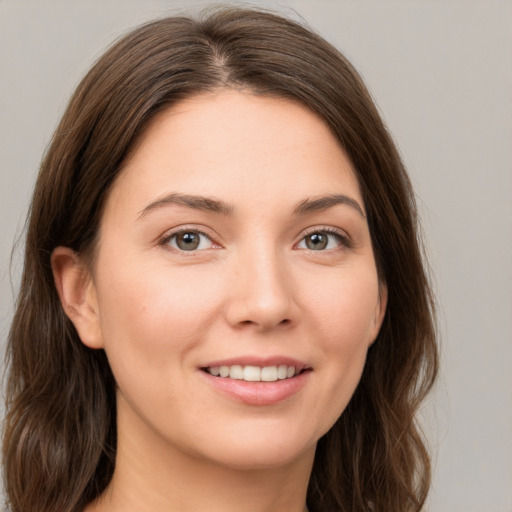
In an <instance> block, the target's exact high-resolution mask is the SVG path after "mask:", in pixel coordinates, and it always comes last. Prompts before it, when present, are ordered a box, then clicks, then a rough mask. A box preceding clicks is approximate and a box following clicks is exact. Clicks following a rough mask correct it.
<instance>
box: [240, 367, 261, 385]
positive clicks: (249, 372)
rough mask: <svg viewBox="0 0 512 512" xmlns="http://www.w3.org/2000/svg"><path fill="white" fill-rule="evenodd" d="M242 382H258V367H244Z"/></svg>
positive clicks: (259, 371) (259, 376)
mask: <svg viewBox="0 0 512 512" xmlns="http://www.w3.org/2000/svg"><path fill="white" fill-rule="evenodd" d="M244 380H246V381H248V382H259V381H260V380H261V368H260V367H259V366H246V367H244Z"/></svg>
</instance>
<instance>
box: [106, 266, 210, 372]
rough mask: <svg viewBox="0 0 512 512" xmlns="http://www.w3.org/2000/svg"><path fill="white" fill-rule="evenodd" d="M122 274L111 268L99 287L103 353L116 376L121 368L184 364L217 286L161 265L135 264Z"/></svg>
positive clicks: (207, 315) (202, 327) (199, 335)
mask: <svg viewBox="0 0 512 512" xmlns="http://www.w3.org/2000/svg"><path fill="white" fill-rule="evenodd" d="M105 268H109V269H112V268H113V267H112V266H108V267H107V266H106V265H105ZM133 268H136V269H137V271H136V272H133ZM126 270H127V271H123V268H122V267H120V266H118V268H116V269H113V270H111V271H110V272H109V275H108V278H106V279H103V280H100V282H101V284H102V286H101V287H100V288H99V300H100V310H101V324H102V325H101V327H102V332H103V336H104V344H105V350H106V351H107V354H108V356H109V360H110V362H111V366H112V369H113V371H114V373H115V370H116V366H120V365H122V366H123V367H125V368H126V371H128V370H129V371H131V372H133V367H134V366H135V367H142V366H143V365H144V364H145V363H146V364H147V366H148V367H149V366H151V367H152V368H155V369H158V368H160V369H162V370H165V369H168V370H169V369H170V368H171V367H172V366H174V367H175V366H176V364H182V360H183V358H184V357H185V356H186V354H187V352H188V351H189V350H190V349H191V348H193V347H194V345H195V344H197V343H199V342H200V341H201V339H202V338H203V337H204V335H205V334H206V332H207V330H208V326H209V325H210V323H211V319H212V317H213V316H215V313H216V312H215V290H216V283H215V282H212V278H211V276H210V279H209V280H208V279H202V278H201V276H197V275H196V276H195V277H194V276H193V274H192V273H191V272H188V273H187V272H186V271H185V272H183V271H181V272H173V271H171V270H170V269H168V268H167V269H166V268H165V267H163V268H161V269H160V270H159V271H155V268H154V267H153V268H149V266H148V268H144V267H141V265H140V264H139V265H137V266H130V265H126ZM128 270H129V271H128ZM199 287H200V288H199Z"/></svg>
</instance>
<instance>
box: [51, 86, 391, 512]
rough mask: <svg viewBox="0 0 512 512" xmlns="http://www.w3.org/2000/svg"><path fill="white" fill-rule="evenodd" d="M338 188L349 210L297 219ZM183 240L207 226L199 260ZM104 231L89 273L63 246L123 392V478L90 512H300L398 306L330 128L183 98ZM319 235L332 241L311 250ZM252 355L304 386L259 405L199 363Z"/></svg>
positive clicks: (159, 120) (161, 118)
mask: <svg viewBox="0 0 512 512" xmlns="http://www.w3.org/2000/svg"><path fill="white" fill-rule="evenodd" d="M169 194H186V195H194V196H197V195H199V196H207V197H208V198H213V199H215V200H219V201H223V203H226V205H227V207H228V209H229V210H230V211H229V212H214V211H206V210H203V209H198V208H195V207H194V208H193V207H190V206H187V205H184V204H176V203H175V202H172V201H167V202H165V201H163V202H162V201H161V200H162V198H166V197H167V199H169ZM333 194H338V195H343V196H345V197H348V198H349V201H348V203H347V201H345V203H340V204H334V205H330V207H325V205H324V207H323V208H320V209H316V210H313V211H308V212H305V213H302V214H297V213H296V209H297V206H298V205H300V204H301V203H303V202H304V201H306V200H310V201H311V200H316V199H318V198H321V197H325V196H332V195H333ZM173 197H174V198H175V197H176V196H173ZM350 201H352V203H350ZM349 203H350V204H349ZM183 229H185V230H186V231H187V232H192V233H197V232H198V231H200V232H202V233H204V235H201V236H200V239H201V245H200V246H199V247H198V248H197V249H196V250H192V251H184V250H182V249H180V246H178V245H177V239H176V237H174V238H172V235H173V234H174V233H175V232H176V231H180V230H183ZM326 229H328V230H331V231H334V232H335V233H334V234H331V233H324V231H325V230H326ZM100 231H101V232H100V238H99V242H98V247H97V252H96V255H95V259H94V262H93V264H92V265H88V264H87V262H84V261H83V260H82V258H81V257H80V256H79V255H77V254H75V253H73V252H72V251H71V250H70V249H67V248H64V247H59V248H57V249H56V250H55V251H54V253H53V256H52V264H53V269H54V274H55V280H56V284H57V288H58V290H59V294H60V297H61V300H62V303H63V306H64V309H65V311H66V312H67V314H68V315H69V317H70V318H71V319H72V321H73V322H74V324H75V326H76V328H77V330H78V332H79V334H80V337H81V339H82V341H83V343H85V344H86V345H87V346H89V347H91V348H93V349H104V350H105V351H106V353H107V356H108V359H109V362H110V364H111V367H112V370H113V373H114V375H115V377H116V381H117V383H118V390H117V400H118V433H119V434H118V436H119V439H118V456H117V462H116V470H115V473H114V477H113V480H112V482H111V485H110V486H109V488H108V489H107V491H106V493H105V494H104V495H103V496H102V497H101V498H100V499H99V500H97V501H96V502H94V503H93V504H91V505H90V506H89V507H88V508H87V509H86V510H87V511H88V512H91V511H106V510H110V511H122V510H138V511H146V510H147V511H152V512H155V511H164V510H165V511H178V510H179V511H203V510H209V511H210V512H216V511H220V510H222V511H223V512H229V511H233V512H234V511H239V510H240V509H241V508H243V510H245V511H249V512H263V511H265V512H277V511H281V512H282V511H283V510H286V511H290V512H301V511H302V510H303V508H304V503H305V496H306V488H307V482H308V478H309V475H310V472H311V467H312V463H313V458H314V452H315V446H316V443H317V441H318V439H319V438H320V437H321V436H322V435H323V434H324V433H325V432H326V431H327V430H328V429H329V428H330V427H331V426H332V425H333V423H334V422H335V421H336V419H337V418H338V417H339V416H340V415H341V413H342V412H343V410H344V409H345V407H346V405H347V403H348V402H349V400H350V398H351V396H352V394H353V393H354V390H355V388H356V386H357V384H358V382H359V379H360V376H361V373H362V370H363V367H364V364H365V359H366V354H367V350H368V348H369V346H370V345H371V343H373V341H374V340H375V338H376V336H377V334H378V331H379V328H380V325H381V322H382V318H383V315H384V311H385V306H386V289H385V286H383V285H381V284H380V283H379V280H378V277H377V271H376V267H375V260H374V255H373V250H372V245H371V239H370V234H369V231H368V225H367V222H366V219H365V216H364V204H363V200H362V197H361V193H360V190H359V186H358V183H357V179H356V175H355V173H354V170H353V168H352V165H351V163H350V161H349V159H348V158H347V156H346V154H345V153H344V151H343V150H342V149H341V147H340V146H339V144H338V143H337V141H336V139H335V138H334V137H333V135H332V134H331V132H330V131H329V129H328V128H327V126H326V125H325V123H324V122H323V121H322V120H321V119H320V118H319V117H318V116H317V115H316V114H314V113H312V112H311V111H310V110H308V109H307V108H305V107H303V106H301V105H300V104H298V103H295V102H292V101H289V100H286V99H280V98H270V97H261V96H255V95H253V94H251V93H249V92H240V91H232V90H221V91H218V92H216V93H210V94H207V95H201V96H197V97H193V98H190V99H187V100H184V101H182V102H181V103H179V104H177V105H175V106H173V107H171V108H170V109H168V110H166V111H164V112H163V113H160V114H159V115H158V116H157V117H156V118H154V119H153V120H152V122H151V123H150V125H149V127H148V128H147V130H146V131H145V133H144V134H143V136H142V137H141V139H140V140H139V141H138V143H137V145H136V146H135V147H134V148H133V149H132V152H131V154H130V155H129V158H128V159H127V161H126V162H125V165H124V169H123V170H122V172H121V173H120V175H119V177H118V179H117V180H116V182H115V184H114V186H113V188H112V190H111V192H110V193H109V196H108V198H107V201H106V206H105V210H104V214H103V218H102V222H101V230H100ZM312 233H320V234H321V235H322V233H323V236H324V237H327V238H322V240H327V242H328V244H327V246H326V247H323V248H322V249H320V250H313V249H311V248H308V244H309V245H311V244H310V242H311V240H312V238H311V235H312ZM308 237H309V238H308ZM315 247H317V246H315ZM247 356H251V357H256V358H267V357H276V356H278V357H291V358H294V359H296V360H299V361H301V362H303V363H305V365H306V366H307V368H308V371H307V375H305V376H304V377H303V379H304V384H303V385H302V386H301V387H300V389H299V390H298V391H297V392H295V393H294V394H292V396H289V397H287V398H286V399H284V400H280V401H278V402H277V403H273V404H270V405H254V404H247V403H243V402H241V401H239V400H236V399H234V398H233V397H231V396H227V395H225V394H223V393H221V392H219V390H218V389H217V388H216V387H215V386H214V385H212V380H211V379H213V378H214V377H210V376H207V375H206V374H205V372H204V371H203V370H202V368H203V367H204V366H205V365H206V364H207V363H208V362H212V361H218V360H224V359H233V358H234V359H236V358H243V357H247ZM241 504H243V506H241Z"/></svg>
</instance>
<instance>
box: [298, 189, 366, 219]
mask: <svg viewBox="0 0 512 512" xmlns="http://www.w3.org/2000/svg"><path fill="white" fill-rule="evenodd" d="M338 204H344V205H346V206H350V207H352V208H354V209H355V210H356V211H357V213H359V215H360V216H361V217H362V218H363V219H366V215H365V214H364V212H363V208H362V207H361V205H360V204H359V203H358V202H357V201H356V200H355V199H353V198H351V197H349V196H346V195H344V194H332V195H329V196H324V197H319V198H318V199H305V200H304V201H302V202H300V203H299V204H298V206H297V207H296V208H295V210H294V211H293V213H295V214H296V215H306V214H308V213H312V212H318V211H322V210H327V209H328V208H331V207H333V206H336V205H338Z"/></svg>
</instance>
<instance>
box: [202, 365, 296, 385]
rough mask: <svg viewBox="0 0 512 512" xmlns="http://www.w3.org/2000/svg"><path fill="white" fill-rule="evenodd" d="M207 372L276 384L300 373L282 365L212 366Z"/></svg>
mask: <svg viewBox="0 0 512 512" xmlns="http://www.w3.org/2000/svg"><path fill="white" fill-rule="evenodd" d="M206 371H207V372H208V373H209V374H210V375H213V376H215V377H224V378H226V377H229V378H230V379H237V380H245V381H247V382H275V381H276V380H284V379H290V378H292V377H294V376H295V374H296V373H298V372H297V371H296V370H295V367H294V366H287V365H285V364H281V365H279V366H264V367H260V366H241V365H239V364H234V365H233V366H212V367H210V368H206Z"/></svg>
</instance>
